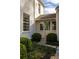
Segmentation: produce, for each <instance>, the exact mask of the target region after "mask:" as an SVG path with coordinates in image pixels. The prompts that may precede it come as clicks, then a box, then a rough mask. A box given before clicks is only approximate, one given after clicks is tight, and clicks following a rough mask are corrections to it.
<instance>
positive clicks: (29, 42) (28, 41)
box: [20, 37, 32, 52]
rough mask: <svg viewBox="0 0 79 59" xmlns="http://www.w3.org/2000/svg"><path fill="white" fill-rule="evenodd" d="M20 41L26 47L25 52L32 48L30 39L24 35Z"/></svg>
mask: <svg viewBox="0 0 79 59" xmlns="http://www.w3.org/2000/svg"><path fill="white" fill-rule="evenodd" d="M20 43H22V44H24V45H25V46H26V48H27V52H30V51H31V49H32V41H31V40H30V39H28V38H26V37H21V38H20Z"/></svg>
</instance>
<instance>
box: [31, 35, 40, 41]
mask: <svg viewBox="0 0 79 59" xmlns="http://www.w3.org/2000/svg"><path fill="white" fill-rule="evenodd" d="M40 40H41V34H40V33H34V34H33V35H32V41H34V42H40Z"/></svg>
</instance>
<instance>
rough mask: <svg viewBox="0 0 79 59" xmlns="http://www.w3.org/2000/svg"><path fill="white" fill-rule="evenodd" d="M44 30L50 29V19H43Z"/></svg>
mask: <svg viewBox="0 0 79 59" xmlns="http://www.w3.org/2000/svg"><path fill="white" fill-rule="evenodd" d="M44 24H45V30H50V21H45V22H44Z"/></svg>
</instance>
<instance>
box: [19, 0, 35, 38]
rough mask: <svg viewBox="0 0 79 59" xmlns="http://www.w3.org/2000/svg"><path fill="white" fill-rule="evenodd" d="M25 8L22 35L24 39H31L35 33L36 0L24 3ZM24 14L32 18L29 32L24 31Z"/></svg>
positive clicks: (23, 9) (26, 0) (22, 10)
mask: <svg viewBox="0 0 79 59" xmlns="http://www.w3.org/2000/svg"><path fill="white" fill-rule="evenodd" d="M22 5H23V6H22V7H21V15H20V16H21V18H20V19H21V20H20V29H21V30H20V34H21V36H22V37H23V36H24V37H26V36H27V37H28V38H31V35H32V34H33V33H34V32H35V25H34V24H35V23H34V0H25V1H23V4H22ZM23 12H24V13H26V14H28V15H29V16H30V18H29V21H30V23H29V24H30V25H29V31H23Z"/></svg>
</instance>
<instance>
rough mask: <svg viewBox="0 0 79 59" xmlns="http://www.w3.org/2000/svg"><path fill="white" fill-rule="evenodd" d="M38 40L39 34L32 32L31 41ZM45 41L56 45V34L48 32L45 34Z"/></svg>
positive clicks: (39, 38)
mask: <svg viewBox="0 0 79 59" xmlns="http://www.w3.org/2000/svg"><path fill="white" fill-rule="evenodd" d="M40 40H41V34H40V33H34V34H33V35H32V41H33V42H40ZM46 43H47V44H49V45H56V46H58V45H59V43H58V41H57V35H56V34H55V33H49V34H48V35H47V36H46Z"/></svg>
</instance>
